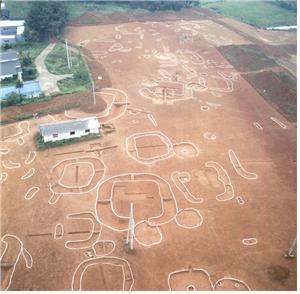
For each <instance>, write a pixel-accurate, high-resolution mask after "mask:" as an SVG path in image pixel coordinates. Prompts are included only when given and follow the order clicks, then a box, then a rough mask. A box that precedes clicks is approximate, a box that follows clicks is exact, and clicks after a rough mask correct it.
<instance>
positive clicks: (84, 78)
mask: <svg viewBox="0 0 300 294" xmlns="http://www.w3.org/2000/svg"><path fill="white" fill-rule="evenodd" d="M73 77H74V80H75V81H78V82H80V81H81V82H89V80H90V75H89V73H88V71H87V70H86V69H85V68H82V69H77V70H76V71H75V73H74V75H73Z"/></svg>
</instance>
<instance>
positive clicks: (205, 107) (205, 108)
mask: <svg viewBox="0 0 300 294" xmlns="http://www.w3.org/2000/svg"><path fill="white" fill-rule="evenodd" d="M201 110H202V111H208V110H210V107H209V106H206V105H204V106H201Z"/></svg>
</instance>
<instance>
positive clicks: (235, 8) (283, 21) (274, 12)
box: [202, 1, 297, 28]
mask: <svg viewBox="0 0 300 294" xmlns="http://www.w3.org/2000/svg"><path fill="white" fill-rule="evenodd" d="M202 6H203V7H206V8H210V9H212V10H214V11H216V12H218V13H221V14H224V15H225V16H228V17H232V18H235V19H237V20H240V21H242V22H245V23H247V24H250V25H253V26H256V27H260V28H265V27H271V26H285V25H287V26H289V25H296V23H297V13H296V12H295V11H292V10H288V9H284V8H281V7H279V6H276V5H273V4H271V3H267V2H264V1H260V2H258V1H255V2H253V1H224V2H209V3H203V4H202Z"/></svg>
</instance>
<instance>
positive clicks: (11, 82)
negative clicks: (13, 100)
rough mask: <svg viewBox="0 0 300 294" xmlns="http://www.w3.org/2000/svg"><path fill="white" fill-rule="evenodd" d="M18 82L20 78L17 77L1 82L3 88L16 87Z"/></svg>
mask: <svg viewBox="0 0 300 294" xmlns="http://www.w3.org/2000/svg"><path fill="white" fill-rule="evenodd" d="M17 80H18V76H17V75H15V76H13V77H12V78H6V79H4V80H2V81H1V82H0V85H1V87H8V86H15V85H16V83H17Z"/></svg>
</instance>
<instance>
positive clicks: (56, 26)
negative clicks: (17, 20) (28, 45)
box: [24, 1, 68, 41]
mask: <svg viewBox="0 0 300 294" xmlns="http://www.w3.org/2000/svg"><path fill="white" fill-rule="evenodd" d="M25 21H26V28H25V32H24V35H25V39H26V40H27V41H45V40H48V39H49V37H53V36H59V35H60V34H61V33H62V31H63V29H64V26H65V25H66V23H67V21H68V8H67V5H66V3H65V2H57V1H49V2H48V1H39V2H33V3H32V4H31V5H30V10H29V12H28V14H27V16H26V18H25Z"/></svg>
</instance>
